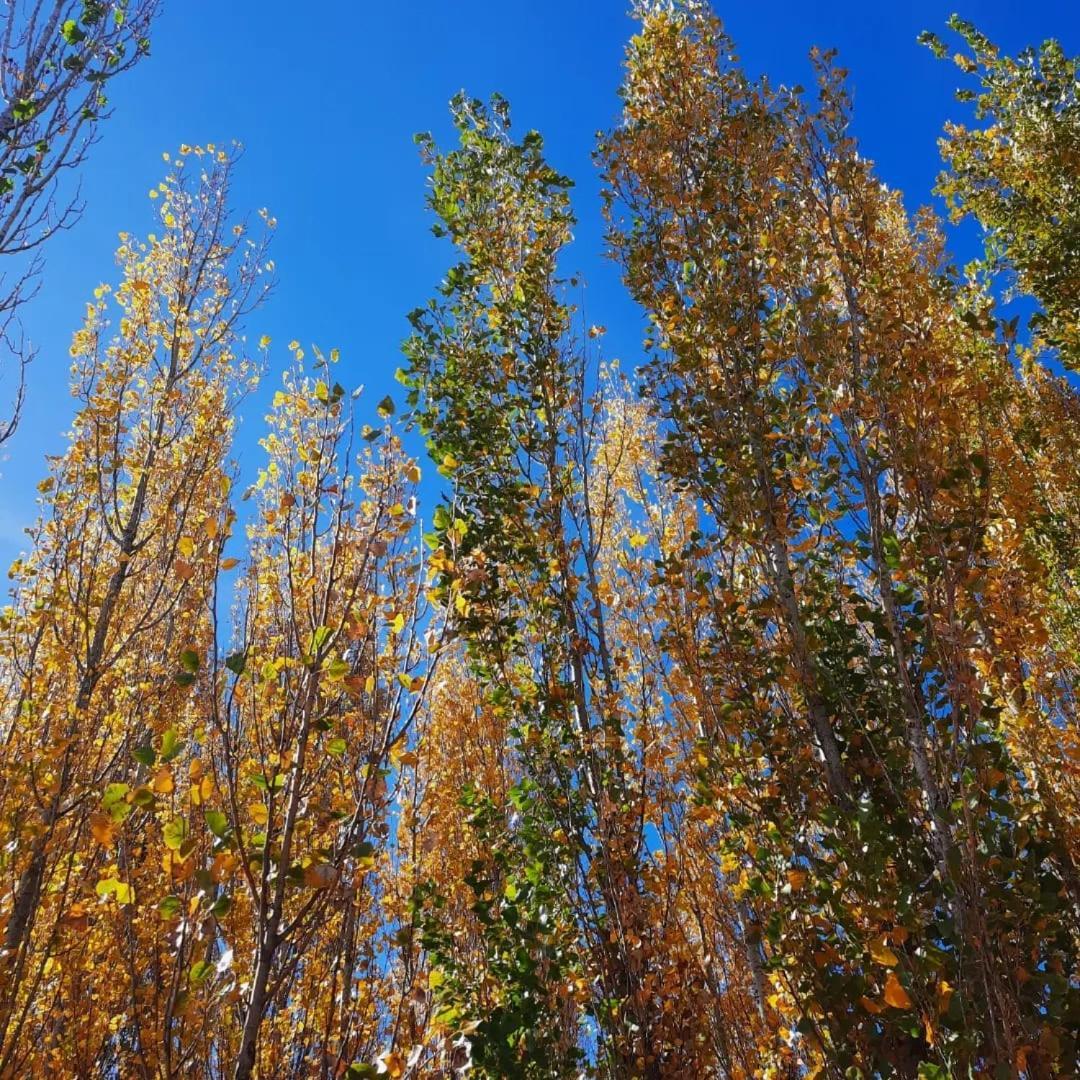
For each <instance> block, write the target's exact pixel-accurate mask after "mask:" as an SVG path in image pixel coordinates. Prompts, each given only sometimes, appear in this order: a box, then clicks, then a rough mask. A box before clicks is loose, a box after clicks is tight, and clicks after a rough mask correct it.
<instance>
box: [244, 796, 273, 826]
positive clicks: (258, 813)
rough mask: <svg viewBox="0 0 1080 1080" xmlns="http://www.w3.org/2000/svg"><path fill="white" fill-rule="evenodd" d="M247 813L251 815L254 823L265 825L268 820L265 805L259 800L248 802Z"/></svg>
mask: <svg viewBox="0 0 1080 1080" xmlns="http://www.w3.org/2000/svg"><path fill="white" fill-rule="evenodd" d="M248 813H249V814H250V815H251V820H252V821H254V822H255V824H256V825H265V824H266V823H267V821H268V820H269V815H268V814H267V812H266V807H265V806H264V805H263V804H262V803H261V802H253V803H249V804H248Z"/></svg>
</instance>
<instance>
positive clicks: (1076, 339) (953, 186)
mask: <svg viewBox="0 0 1080 1080" xmlns="http://www.w3.org/2000/svg"><path fill="white" fill-rule="evenodd" d="M949 26H950V28H951V29H952V30H954V31H955V32H956V33H957V34H958V35H959V36H960V38H961V39H962V41H963V43H964V45H965V46H966V50H965V51H963V52H957V53H956V54H954V56H953V60H954V62H955V64H956V66H957V67H958V68H959V69H960V70H961V71H962V72H964V74H965V75H968V76H973V77H974V81H975V82H976V88H975V89H970V88H968V87H964V88H962V89H961V90H959V91H957V98H958V99H959V100H960V101H962V102H970V103H972V104H973V105H974V113H975V120H976V121H977V123H976V124H975V125H973V126H968V125H967V124H961V123H950V124H948V125H946V128H945V136H944V138H942V140H941V144H940V145H941V154H942V157H943V159H944V161H945V165H946V171H945V172H943V173H942V175H941V177H940V180H939V183H938V191H939V193H940V194H942V195H944V196H945V198H946V200H947V201H948V203H949V208H950V210H951V212H952V216H953V219H954V220H956V221H959V220H962V219H963V218H965V217H969V216H970V217H973V218H975V220H976V221H978V222H979V224H980V225H981V226H982V227H983V229H984V230H985V232H986V249H987V257H988V261H989V265H990V267H991V268H992V269H993V270H995V271H1007V272H1008V273H1009V274H1010V275H1011V276H1012V278H1013V283H1014V284H1015V287H1016V288H1017V289H1019V291H1021V292H1024V293H1027V294H1028V295H1029V296H1032V297H1034V298H1035V300H1037V301H1038V303H1039V304H1040V305H1041V309H1042V310H1041V311H1040V312H1039V313H1038V314H1037V315H1036V317H1035V318H1034V319H1033V327H1034V329H1035V331H1036V341H1037V343H1038V344H1040V345H1042V346H1045V347H1048V348H1050V349H1053V350H1055V351H1056V352H1057V353H1058V355H1059V356H1060V358H1061V361H1062V363H1063V364H1065V366H1066V367H1068V368H1070V369H1072V370H1074V371H1075V370H1076V368H1077V366H1078V365H1080V210H1078V209H1077V199H1076V181H1077V176H1078V175H1080V96H1078V94H1077V86H1078V85H1080V58H1077V57H1070V56H1067V55H1066V54H1065V51H1064V50H1063V49H1062V47H1061V45H1060V44H1059V43H1058V42H1056V41H1053V40H1050V41H1046V42H1043V44H1042V45H1041V46H1040V47H1039V48H1038V49H1035V48H1029V49H1025V50H1024V51H1023V52H1022V53H1021V54H1020V55H1019V56H1017V57H1010V56H1003V55H1002V54H1001V50H1000V49H999V48H998V47H997V46H996V45H995V44H994V43H993V42H992V41H990V40H989V38H987V37H986V35H985V34H982V33H980V32H979V31H978V30H977V29H976V28H975V27H974V26H972V24H971V23H969V22H965V21H964V20H963V19H961V18H959V17H958V16H953V18H952V19H950V20H949ZM922 40H923V41H924V43H925V44H927V45H929V46H930V48H932V49H933V51H934V53H935V54H936V55H937V56H939V57H945V56H946V55H947V54H948V50H947V48H946V46H945V43H944V42H942V41H941V40H940V39H939V38H938V37H937V36H936V35H935V34H932V33H926V34H924V35H923V37H922ZM1014 325H1015V324H1014Z"/></svg>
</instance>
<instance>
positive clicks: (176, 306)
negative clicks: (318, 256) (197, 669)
mask: <svg viewBox="0 0 1080 1080" xmlns="http://www.w3.org/2000/svg"><path fill="white" fill-rule="evenodd" d="M232 165H233V159H232V157H231V155H230V154H229V153H227V152H225V151H220V150H213V149H209V148H208V149H207V150H205V151H204V150H203V149H202V148H198V147H196V148H191V149H188V150H187V151H186V152H185V153H183V154H181V156H180V157H178V158H177V159H175V161H174V162H173V171H172V172H171V173H170V174H169V176H168V177H167V178H166V180H165V181H164V182H163V183H162V184H161V185H160V187H159V189H157V190H156V191H155V192H154V194H155V196H157V203H156V205H157V206H158V208H159V209H158V216H159V220H160V223H161V229H162V231H161V232H160V233H159V234H157V235H155V236H153V237H152V238H151V239H149V240H147V241H145V242H140V241H138V240H136V239H135V238H133V237H128V236H125V237H124V238H123V240H122V243H121V247H120V248H119V250H118V253H117V258H118V261H119V264H120V267H121V271H122V275H123V276H122V281H121V284H120V285H119V286H118V287H117V288H116V290H115V291H114V290H112V289H110V288H109V287H108V286H101V287H100V288H99V289H98V290H97V294H96V298H95V300H94V302H93V303H91V304H89V305H88V307H87V316H86V323H85V325H84V327H83V329H82V330H80V331H79V332H78V333H76V335H75V337H74V340H73V343H72V357H73V361H74V362H73V377H74V384H73V389H74V393H75V395H76V397H77V399H78V400H79V402H80V405H81V408H80V411H79V413H78V415H77V416H76V419H75V423H74V425H73V427H72V430H71V433H70V435H69V439H68V447H67V449H66V451H65V452H64V453H63V455H61V456H60V457H59V458H58V459H57V460H56V461H55V462H54V463H53V466H52V469H51V472H50V475H49V476H48V477H47V479H46V480H45V481H43V482H42V484H41V485H40V487H41V491H42V492H43V503H44V506H45V512H44V514H43V517H42V519H41V521H40V523H39V524H38V526H37V528H36V530H35V532H34V535H33V548H32V551H31V554H30V555H29V556H28V557H27V558H26V559H25V560H20V561H19V562H17V563H16V564H15V567H14V568H13V571H12V573H13V576H14V578H15V581H16V600H15V604H14V607H13V608H11V609H9V610H8V611H7V612H6V614H5V618H4V623H3V630H4V634H3V658H4V659H3V663H4V669H5V672H6V673H7V676H8V679H9V688H8V696H7V698H6V701H5V713H4V719H3V749H2V755H3V756H2V769H0V807H2V822H3V825H2V827H3V830H4V851H5V855H4V864H3V872H4V879H5V889H4V895H3V901H2V903H3V907H2V911H0V918H2V920H3V924H4V950H3V961H2V962H3V965H4V973H5V978H4V980H3V994H2V1001H0V1004H2V1008H3V1013H2V1029H0V1038H2V1040H3V1042H2V1047H3V1049H2V1053H3V1059H2V1060H3V1067H4V1068H5V1069H12V1068H21V1067H23V1064H24V1062H25V1060H26V1059H25V1057H24V1055H34V1056H35V1058H34V1059H35V1060H37V1061H39V1062H41V1063H42V1067H43V1068H45V1069H46V1071H52V1070H53V1069H60V1070H61V1071H65V1070H71V1071H74V1072H75V1073H80V1072H86V1071H89V1070H90V1069H91V1068H92V1067H93V1062H94V1060H96V1055H97V1053H98V1051H99V1046H98V1045H95V1041H94V1040H91V1039H83V1038H82V1033H80V1032H79V1031H78V1028H77V1027H73V1024H74V1018H75V1017H76V1016H77V1015H79V1013H80V1012H81V1010H82V1009H83V1003H82V1001H81V998H80V994H81V989H80V981H79V976H78V973H79V970H80V968H79V965H78V964H75V963H66V964H63V965H61V964H59V963H58V962H57V959H56V953H57V949H58V948H62V949H63V950H64V952H65V954H66V953H67V951H68V949H69V945H68V943H67V941H66V939H65V927H66V926H68V925H69V924H73V925H74V926H76V927H77V928H81V927H82V925H83V923H82V920H83V918H84V914H85V905H86V901H87V890H89V893H90V895H91V896H92V895H93V892H94V889H95V887H96V889H97V895H99V896H103V897H106V898H109V899H110V902H111V903H112V904H113V905H114V907H115V908H119V909H123V908H124V907H126V906H127V905H128V904H129V903H130V902H131V901H132V899H133V897H134V892H133V885H132V882H131V881H130V879H129V878H128V877H127V875H126V873H125V866H124V862H125V854H124V850H123V848H121V849H119V850H118V849H117V847H116V826H117V825H118V824H119V823H120V822H121V821H123V819H124V818H125V817H126V816H127V815H128V814H129V813H130V812H131V811H132V810H133V809H134V808H135V805H136V804H135V803H134V802H133V801H132V800H133V799H134V797H135V796H134V791H133V790H132V787H131V785H129V783H128V778H129V777H131V776H132V775H133V774H132V769H133V768H134V767H135V763H134V762H133V761H132V758H131V755H132V754H133V753H134V754H135V758H136V760H138V759H139V754H138V753H135V752H136V751H137V749H138V748H139V747H140V746H142V745H144V743H145V742H146V741H147V740H150V739H153V738H157V739H161V740H164V743H165V744H169V743H170V742H171V740H173V739H175V737H176V723H175V721H173V720H172V719H171V714H172V712H173V710H175V709H176V708H177V702H176V698H177V695H178V693H179V692H180V690H181V689H182V687H179V686H178V685H177V682H178V679H177V676H178V674H179V676H180V678H179V682H181V683H182V682H184V681H185V678H184V675H185V673H186V664H187V663H188V659H187V658H188V656H189V653H190V650H192V649H193V648H194V647H195V646H196V645H197V644H199V643H201V642H205V641H206V639H207V635H208V633H209V625H208V624H207V623H206V621H205V620H206V611H205V599H206V597H207V596H208V594H209V591H210V586H211V583H212V575H211V574H210V569H211V567H212V563H213V555H214V550H215V546H216V545H215V543H213V542H210V541H211V533H210V532H209V531H208V530H209V528H210V527H209V526H207V525H206V524H205V523H206V522H210V521H214V522H217V523H218V528H220V527H221V524H222V523H223V514H224V509H223V500H224V498H225V495H226V493H227V490H228V476H227V473H226V471H225V462H224V458H223V454H224V453H225V449H226V447H227V446H228V440H229V435H230V432H231V429H232V409H233V405H234V402H235V400H236V398H237V395H238V394H239V393H241V392H243V390H244V389H245V387H246V386H247V384H248V381H249V380H250V378H251V376H252V371H251V368H250V364H249V362H248V361H247V360H246V359H244V357H243V355H242V353H241V351H240V350H241V348H242V345H241V343H240V341H239V339H238V322H239V320H240V319H242V318H243V316H244V315H245V314H246V313H247V312H248V311H250V310H251V308H252V306H253V305H254V304H256V303H258V301H259V299H260V298H261V297H262V295H263V293H264V291H265V288H266V285H265V282H266V280H267V279H266V277H265V268H266V258H265V241H264V240H261V239H257V240H251V239H249V238H248V237H247V236H246V235H245V230H244V228H243V227H242V226H239V225H238V226H235V227H232V226H230V223H229V219H228V213H227V206H228V194H229V178H230V173H231V169H232ZM114 304H115V306H116V308H117V316H118V318H117V321H116V323H115V329H113V330H112V332H110V319H109V313H110V309H111V307H112V306H113V305H114ZM170 732H171V733H172V734H171V735H170V734H169V733H170ZM91 839H92V841H93V842H91ZM112 910H113V908H107V909H106V912H105V913H101V914H100V916H99V917H100V918H101V920H102V922H104V923H108V921H109V920H110V919H111V918H112V917H113V916H112V915H111V914H108V912H111V911H112ZM115 917H116V918H117V919H122V918H123V912H122V911H119V912H118V913H117V914H116V916H115ZM87 918H89V916H87ZM95 921H96V919H95ZM95 939H96V935H84V936H82V937H78V938H77V939H76V940H77V951H82V952H83V953H84V955H85V957H86V959H87V960H89V959H90V958H91V957H92V956H93V955H94V952H93V950H94V947H95ZM88 977H89V976H88ZM90 1015H91V1016H96V1014H93V1013H92V1014H90ZM61 1018H63V1022H61ZM104 1020H105V1021H106V1022H107V1020H108V1017H107V1016H106V1017H105V1018H104ZM54 1053H55V1055H56V1057H55V1058H52V1057H50V1055H52V1054H54ZM82 1054H89V1055H90V1056H89V1058H86V1057H78V1056H75V1057H71V1056H68V1055H82ZM49 1061H52V1062H53V1064H52V1065H50V1066H48V1067H46V1066H45V1064H44V1063H45V1062H49Z"/></svg>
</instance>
